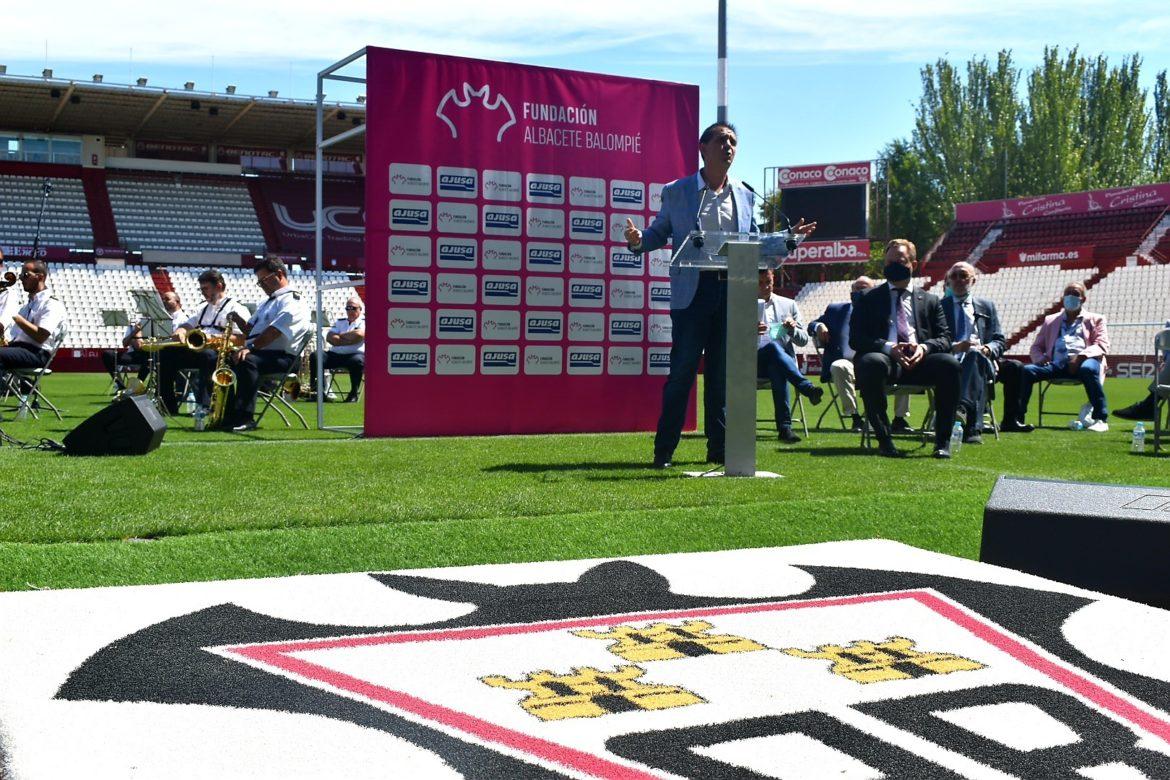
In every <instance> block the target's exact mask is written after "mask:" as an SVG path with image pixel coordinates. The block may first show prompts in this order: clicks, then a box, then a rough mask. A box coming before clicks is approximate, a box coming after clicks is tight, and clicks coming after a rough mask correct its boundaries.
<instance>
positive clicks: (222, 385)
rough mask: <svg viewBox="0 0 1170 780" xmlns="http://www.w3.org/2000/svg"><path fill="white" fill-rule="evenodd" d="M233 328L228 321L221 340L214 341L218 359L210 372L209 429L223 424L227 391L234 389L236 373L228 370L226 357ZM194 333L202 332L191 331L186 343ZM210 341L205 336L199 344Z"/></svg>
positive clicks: (229, 350) (230, 344)
mask: <svg viewBox="0 0 1170 780" xmlns="http://www.w3.org/2000/svg"><path fill="white" fill-rule="evenodd" d="M233 327H234V325H233V323H232V321H231V320H228V324H227V329H225V330H224V332H223V337H222V339H215V341H216V342H218V343H217V344H216V352H217V353H218V357H217V358H216V360H215V370H214V371H212V372H211V385H212V387H211V409H210V410H209V411H208V415H207V418H208V420H207V421H208V424H209V427H211V428H217V427H219V426H220V425H221V424H222V423H223V418H224V415H225V414H226V413H227V401H228V394H229V391H230V390H231V389H232V388H233V387H235V384H236V372H235V371H232V370H231V369H230V368H228V364H227V356H228V353H230V352H232V351H233V349H234V347H233V346H232V328H233ZM194 333H199V334H201V335H202V334H203V332H202V331H198V330H195V331H191V333H189V334H187V341H188V344H190V341H191V335H192V334H194ZM211 341H212V339H208V338H207V337H206V336H205V335H204V336H203V340H202V342H201V343H203V344H207V343H209V342H211ZM203 348H204V347H203V346H200V347H191V349H203Z"/></svg>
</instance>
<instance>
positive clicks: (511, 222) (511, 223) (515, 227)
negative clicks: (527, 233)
mask: <svg viewBox="0 0 1170 780" xmlns="http://www.w3.org/2000/svg"><path fill="white" fill-rule="evenodd" d="M483 226H484V228H485V229H487V230H508V231H512V232H516V233H519V232H520V214H519V213H517V212H515V211H498V210H495V209H489V208H485V209H484V210H483Z"/></svg>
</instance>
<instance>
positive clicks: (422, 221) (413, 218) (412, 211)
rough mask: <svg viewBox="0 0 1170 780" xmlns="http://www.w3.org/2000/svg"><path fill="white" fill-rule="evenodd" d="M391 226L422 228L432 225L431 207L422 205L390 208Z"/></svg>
mask: <svg viewBox="0 0 1170 780" xmlns="http://www.w3.org/2000/svg"><path fill="white" fill-rule="evenodd" d="M390 226H391V227H398V228H422V229H426V228H429V227H430V226H431V208H430V206H429V205H427V204H423V205H421V206H394V207H392V208H391V209H390Z"/></svg>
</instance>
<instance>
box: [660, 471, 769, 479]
mask: <svg viewBox="0 0 1170 780" xmlns="http://www.w3.org/2000/svg"><path fill="white" fill-rule="evenodd" d="M683 474H686V475H687V476H688V477H726V476H728V475H727V474H724V473H723V472H722V471H684V472H683ZM744 476H745V477H746V476H747V475H746V474H745V475H744ZM783 476H784V475H783V474H777V473H776V472H774V471H757V472H756V473H755V474H752V477H753V478H756V479H781V478H783ZM732 478H733V479H735V478H737V477H732Z"/></svg>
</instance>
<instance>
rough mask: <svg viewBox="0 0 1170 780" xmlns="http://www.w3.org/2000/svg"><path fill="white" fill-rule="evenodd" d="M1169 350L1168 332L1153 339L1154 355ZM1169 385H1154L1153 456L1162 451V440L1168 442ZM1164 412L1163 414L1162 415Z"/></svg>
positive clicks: (1169, 424) (1169, 434) (1169, 335)
mask: <svg viewBox="0 0 1170 780" xmlns="http://www.w3.org/2000/svg"><path fill="white" fill-rule="evenodd" d="M1168 349H1170V331H1167V330H1164V331H1162V332H1160V333H1159V334H1158V335H1157V336H1155V337H1154V354H1158V353H1165V351H1166V350H1168ZM1167 401H1170V385H1161V384H1159V385H1154V454H1155V455H1157V454H1158V453H1159V452H1161V449H1162V440H1163V439H1167V440H1170V403H1167ZM1163 410H1165V414H1163Z"/></svg>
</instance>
